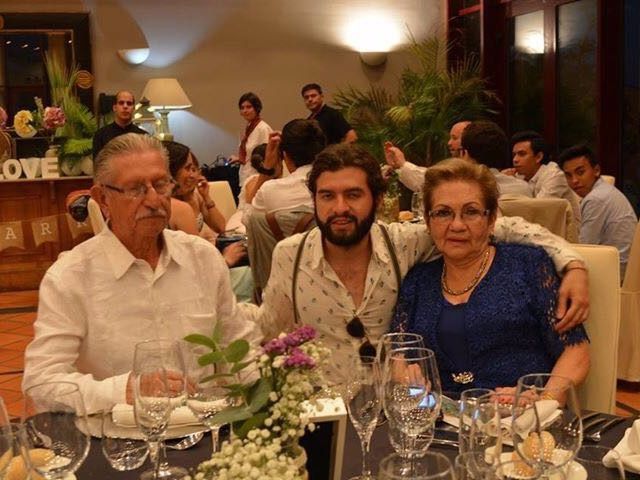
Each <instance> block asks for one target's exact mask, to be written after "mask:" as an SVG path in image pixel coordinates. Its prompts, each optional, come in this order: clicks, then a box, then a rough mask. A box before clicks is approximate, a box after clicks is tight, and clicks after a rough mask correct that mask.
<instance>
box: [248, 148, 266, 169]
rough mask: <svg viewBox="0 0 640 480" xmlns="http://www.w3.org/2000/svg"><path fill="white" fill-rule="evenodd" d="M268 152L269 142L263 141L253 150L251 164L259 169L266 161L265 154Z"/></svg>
mask: <svg viewBox="0 0 640 480" xmlns="http://www.w3.org/2000/svg"><path fill="white" fill-rule="evenodd" d="M266 154H267V144H266V143H261V144H260V145H258V146H256V147H255V148H254V149H253V150H252V151H251V166H252V167H253V168H255V169H256V170H259V169H260V168H261V167H262V164H263V163H264V156H265V155H266Z"/></svg>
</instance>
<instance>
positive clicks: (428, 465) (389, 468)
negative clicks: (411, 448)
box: [378, 452, 456, 480]
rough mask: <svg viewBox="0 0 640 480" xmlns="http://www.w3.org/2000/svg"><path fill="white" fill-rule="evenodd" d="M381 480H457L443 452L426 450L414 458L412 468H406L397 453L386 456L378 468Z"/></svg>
mask: <svg viewBox="0 0 640 480" xmlns="http://www.w3.org/2000/svg"><path fill="white" fill-rule="evenodd" d="M378 478H379V479H380V480H407V479H410V480H455V478H456V477H455V474H454V472H453V467H452V466H451V462H450V461H449V459H448V458H447V457H446V456H444V455H443V454H442V453H437V452H426V453H425V454H424V455H423V456H422V457H420V458H416V459H413V460H412V470H411V472H409V473H407V472H406V471H405V469H404V459H402V457H400V456H399V455H398V454H396V453H392V454H391V455H388V456H386V457H385V458H383V459H382V461H381V462H380V466H379V469H378Z"/></svg>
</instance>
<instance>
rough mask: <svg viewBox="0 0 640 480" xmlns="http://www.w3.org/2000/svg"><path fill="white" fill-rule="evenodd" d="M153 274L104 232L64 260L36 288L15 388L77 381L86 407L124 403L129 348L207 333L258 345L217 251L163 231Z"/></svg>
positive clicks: (198, 240) (130, 361)
mask: <svg viewBox="0 0 640 480" xmlns="http://www.w3.org/2000/svg"><path fill="white" fill-rule="evenodd" d="M162 235H163V241H164V246H163V249H162V253H161V255H160V260H159V262H158V265H157V267H156V269H155V270H153V269H151V267H150V266H149V264H148V263H147V262H145V261H143V260H139V259H136V258H135V257H134V256H133V255H131V253H130V252H129V251H128V250H127V249H126V248H125V247H124V245H122V243H120V241H119V240H118V239H117V238H116V236H115V235H114V234H113V233H112V232H111V231H110V230H109V229H106V228H105V229H104V230H103V231H102V232H101V233H100V234H99V235H97V236H95V237H94V238H92V239H89V240H87V241H86V242H83V243H81V244H80V245H78V246H77V247H75V248H74V249H73V250H72V251H70V252H68V253H67V254H65V255H64V256H62V257H61V258H60V259H59V260H58V261H57V262H56V263H54V264H53V265H52V266H51V268H50V269H49V270H48V271H47V273H46V274H45V276H44V278H43V280H42V283H41V285H40V299H39V302H40V303H39V305H38V317H37V320H36V322H35V325H34V328H35V337H34V340H33V342H32V343H31V344H30V345H29V346H28V347H27V350H26V352H25V371H24V379H23V388H28V387H29V386H31V385H35V384H38V383H41V382H44V381H69V382H75V383H77V384H78V386H79V387H80V392H81V394H82V396H83V399H84V401H85V406H86V408H87V411H88V412H89V413H92V412H96V411H98V410H101V409H104V408H108V407H110V406H111V405H112V404H113V403H123V402H124V401H125V388H126V382H127V378H128V375H129V372H130V370H131V368H132V366H133V353H134V349H135V344H136V343H138V342H141V341H143V340H149V339H159V338H171V339H176V340H180V339H182V338H183V337H184V336H185V335H188V334H190V333H203V334H207V335H211V333H212V332H213V327H214V325H215V322H216V321H221V322H223V323H224V326H223V343H225V344H226V343H228V342H230V341H232V340H234V339H237V338H245V339H247V340H248V341H249V342H250V343H252V344H253V345H254V346H257V344H258V342H259V341H260V338H261V336H260V334H259V332H258V329H257V328H255V325H254V324H253V323H252V322H251V321H249V320H245V318H244V317H243V316H242V315H241V314H240V312H239V311H238V309H237V305H236V301H235V297H234V295H233V292H232V291H231V287H230V283H229V271H228V269H227V266H226V264H225V263H224V260H223V259H222V256H221V255H220V253H219V252H218V251H217V250H216V249H215V247H213V245H211V244H210V243H209V242H207V241H206V240H203V239H201V238H200V237H197V236H194V235H187V234H185V233H183V232H174V231H170V230H164V232H163V234H162Z"/></svg>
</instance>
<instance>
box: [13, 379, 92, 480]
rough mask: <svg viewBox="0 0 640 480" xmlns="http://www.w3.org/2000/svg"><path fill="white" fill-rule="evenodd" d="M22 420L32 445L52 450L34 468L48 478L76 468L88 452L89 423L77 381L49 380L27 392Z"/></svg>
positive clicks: (68, 472) (48, 479)
mask: <svg viewBox="0 0 640 480" xmlns="http://www.w3.org/2000/svg"><path fill="white" fill-rule="evenodd" d="M21 420H22V424H23V425H24V428H25V432H26V439H27V441H28V443H29V448H43V449H47V450H49V451H50V452H51V454H50V455H43V456H42V458H41V459H40V461H39V462H34V464H33V470H34V471H35V472H36V473H38V474H40V475H41V476H42V477H44V478H46V479H47V480H50V479H59V478H65V477H66V476H67V475H69V474H70V473H73V472H75V471H76V470H77V469H78V468H79V467H80V465H82V462H84V460H85V458H86V457H87V455H88V453H89V445H90V438H89V426H88V423H87V414H86V410H85V407H84V402H83V401H82V395H81V394H80V390H79V389H78V385H76V384H75V383H71V382H46V383H41V384H39V385H34V386H32V387H30V388H28V389H27V391H26V392H25V393H24V400H23V410H22V419H21Z"/></svg>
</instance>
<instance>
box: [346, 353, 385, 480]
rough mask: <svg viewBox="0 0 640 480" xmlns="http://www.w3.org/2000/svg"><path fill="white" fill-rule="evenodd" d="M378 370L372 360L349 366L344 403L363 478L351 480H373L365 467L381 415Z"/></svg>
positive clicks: (356, 361)
mask: <svg viewBox="0 0 640 480" xmlns="http://www.w3.org/2000/svg"><path fill="white" fill-rule="evenodd" d="M380 377H381V375H380V367H379V364H378V363H377V362H376V359H375V357H367V356H358V357H357V358H356V359H355V360H354V362H353V364H352V365H351V368H350V371H349V374H348V379H347V383H346V385H345V386H344V389H345V394H344V399H345V403H346V404H347V411H348V412H349V418H350V419H351V423H352V424H353V427H354V428H355V430H356V432H357V433H358V437H359V438H360V445H361V447H362V474H361V475H360V476H358V477H352V478H351V479H350V480H356V479H358V480H365V479H367V480H368V479H373V478H374V477H373V476H372V475H371V469H370V468H369V466H368V464H367V457H368V453H369V443H370V442H371V435H373V431H374V430H375V428H376V424H377V422H378V414H379V413H380V408H381V405H380Z"/></svg>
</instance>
